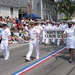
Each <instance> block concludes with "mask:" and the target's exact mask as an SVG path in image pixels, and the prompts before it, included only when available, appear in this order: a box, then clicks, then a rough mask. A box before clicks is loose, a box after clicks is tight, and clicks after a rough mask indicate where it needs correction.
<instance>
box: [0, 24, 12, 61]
mask: <svg viewBox="0 0 75 75" xmlns="http://www.w3.org/2000/svg"><path fill="white" fill-rule="evenodd" d="M3 29H4V30H3V31H2V33H1V38H2V41H1V49H2V51H3V54H4V58H5V60H7V59H9V47H8V46H9V41H10V40H11V32H10V29H9V28H7V25H6V24H3Z"/></svg>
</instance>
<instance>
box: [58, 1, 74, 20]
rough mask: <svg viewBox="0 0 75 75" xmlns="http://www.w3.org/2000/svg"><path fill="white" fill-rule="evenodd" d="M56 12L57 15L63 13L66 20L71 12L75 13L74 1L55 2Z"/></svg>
mask: <svg viewBox="0 0 75 75" xmlns="http://www.w3.org/2000/svg"><path fill="white" fill-rule="evenodd" d="M57 11H58V12H59V13H64V14H65V16H66V18H67V19H69V18H70V17H71V16H72V14H73V12H74V11H75V1H74V0H59V1H58V2H57Z"/></svg>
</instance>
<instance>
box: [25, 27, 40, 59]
mask: <svg viewBox="0 0 75 75" xmlns="http://www.w3.org/2000/svg"><path fill="white" fill-rule="evenodd" d="M39 33H40V31H39V30H38V29H36V28H35V27H34V28H30V30H29V36H30V40H29V51H28V53H27V55H26V59H27V60H30V57H31V55H32V52H33V50H35V51H36V59H38V58H39V46H38V34H39Z"/></svg>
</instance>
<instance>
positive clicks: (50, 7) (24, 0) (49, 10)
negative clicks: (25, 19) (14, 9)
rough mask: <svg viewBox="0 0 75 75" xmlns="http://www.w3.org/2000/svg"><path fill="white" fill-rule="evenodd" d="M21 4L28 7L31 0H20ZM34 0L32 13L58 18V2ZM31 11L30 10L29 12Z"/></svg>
mask: <svg viewBox="0 0 75 75" xmlns="http://www.w3.org/2000/svg"><path fill="white" fill-rule="evenodd" d="M18 1H19V5H20V6H22V7H24V6H25V8H26V6H27V4H28V3H30V0H21V1H20V0H18ZM31 1H32V13H33V14H36V15H38V16H41V19H45V20H48V19H53V20H56V18H57V13H56V3H55V1H54V0H31ZM27 13H29V12H27Z"/></svg>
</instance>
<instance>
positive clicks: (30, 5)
mask: <svg viewBox="0 0 75 75" xmlns="http://www.w3.org/2000/svg"><path fill="white" fill-rule="evenodd" d="M30 20H32V0H30Z"/></svg>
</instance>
